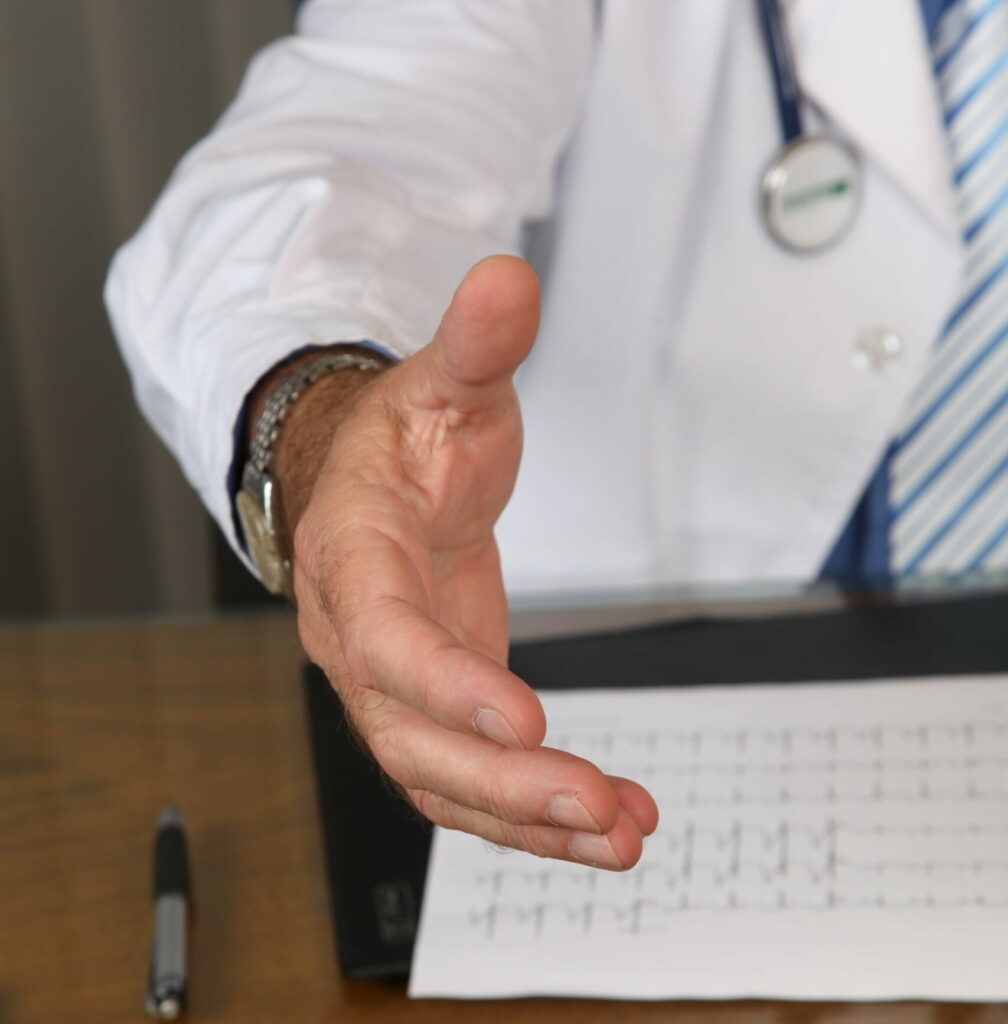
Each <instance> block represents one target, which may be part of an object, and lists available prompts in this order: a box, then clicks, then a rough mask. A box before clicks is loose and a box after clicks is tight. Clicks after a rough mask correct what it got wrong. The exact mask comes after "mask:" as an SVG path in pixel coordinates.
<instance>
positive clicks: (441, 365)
mask: <svg viewBox="0 0 1008 1024" xmlns="http://www.w3.org/2000/svg"><path fill="white" fill-rule="evenodd" d="M538 316H539V295H538V287H537V284H536V280H535V276H534V275H533V273H532V271H531V270H530V269H529V267H528V266H527V265H526V264H525V263H523V262H522V261H521V260H518V259H516V258H513V257H506V256H497V257H491V258H490V259H487V260H484V261H482V262H481V263H479V264H477V266H476V267H474V268H473V270H471V271H470V272H469V274H468V275H467V276H466V278H465V280H464V281H463V282H462V284H461V285H460V286H459V288H458V290H457V292H456V293H455V296H454V298H453V300H452V303H451V305H450V307H449V309H448V311H447V312H446V313H445V315H444V319H443V320H442V322H441V326H440V327H439V329H438V331H437V334H436V335H435V336H434V339H433V340H432V341H431V342H430V344H429V345H427V347H426V348H424V349H422V350H421V351H420V352H418V353H417V354H416V355H415V356H413V357H411V358H410V359H407V360H405V361H404V362H403V363H401V364H399V365H398V366H396V367H393V368H392V369H390V370H387V371H386V372H384V373H382V374H380V375H379V376H377V377H375V378H374V379H373V380H371V381H369V382H368V383H367V384H366V385H365V386H364V387H363V388H361V389H360V390H359V391H357V392H356V393H355V394H354V395H353V397H352V399H351V400H350V402H349V405H348V408H347V409H346V410H345V412H344V414H343V415H342V418H341V421H340V423H339V425H338V426H337V428H336V430H335V433H334V434H333V435H332V439H331V442H330V443H329V448H328V452H327V454H326V455H325V458H324V460H323V462H322V466H321V469H320V470H319V472H318V475H317V476H316V477H315V480H314V486H313V488H312V490H311V495H310V498H309V499H308V500H307V505H306V507H305V508H304V510H303V513H301V514H300V515H299V517H298V522H297V528H296V532H295V541H294V559H293V567H294V590H295V595H296V598H297V604H298V628H299V632H300V635H301V640H302V643H303V644H304V647H305V650H306V651H307V653H308V655H309V657H311V659H312V660H313V661H315V662H316V663H317V664H319V665H320V666H321V667H322V668H323V669H324V670H325V672H326V674H327V675H328V677H329V679H330V681H331V682H332V684H333V686H334V687H335V688H336V690H337V691H338V693H339V695H340V697H341V698H342V700H343V703H344V706H345V707H346V710H347V712H348V714H349V716H350V718H351V719H352V721H353V722H354V724H355V726H356V728H357V730H358V731H359V733H360V735H361V737H362V738H363V740H364V741H365V743H366V744H367V745H368V747H369V748H370V749H371V751H372V753H373V755H374V756H375V758H376V759H377V761H378V763H379V764H380V765H381V767H382V768H383V769H384V771H385V772H386V773H387V774H388V775H389V776H390V777H391V778H392V779H393V780H394V781H395V782H397V783H398V784H399V785H400V786H401V787H402V788H403V790H404V791H405V792H406V794H407V795H408V797H409V799H410V800H411V801H412V802H413V803H414V805H415V806H416V807H417V809H418V810H419V811H420V812H421V813H422V814H424V815H425V816H426V817H428V818H429V819H430V820H432V821H434V822H436V823H437V824H439V825H444V826H446V827H448V828H457V829H463V830H464V831H467V832H472V833H475V834H476V835H479V836H482V837H484V838H485V839H488V840H490V841H492V842H494V843H499V844H502V845H506V846H511V847H516V848H518V849H522V850H528V851H530V852H532V853H535V854H539V855H541V856H547V857H557V858H560V859H566V860H578V861H584V862H587V863H589V864H594V865H597V866H598V867H604V868H611V869H624V868H628V867H631V866H632V865H633V864H635V863H636V862H637V860H638V859H639V857H640V854H641V846H642V836H644V835H647V834H649V833H651V832H652V831H653V830H654V828H655V826H656V824H657V819H658V812H657V808H656V807H655V804H654V801H653V800H652V799H651V797H650V796H649V795H648V794H647V792H646V791H645V790H644V789H642V788H641V787H640V786H638V785H637V784H636V783H634V782H630V781H628V780H626V779H620V778H615V777H611V776H606V775H604V774H603V773H602V772H601V771H600V770H599V769H598V768H596V767H595V766H594V765H592V764H590V763H589V762H587V761H585V760H582V759H581V758H578V757H575V756H573V755H571V754H568V753H565V752H562V751H558V750H551V749H548V748H545V747H543V746H541V744H542V742H543V737H544V735H545V729H546V722H545V718H544V715H543V710H542V707H541V705H540V703H539V701H538V699H537V698H536V696H535V694H534V693H533V692H532V690H531V689H530V688H529V687H528V686H526V685H525V684H524V683H523V682H522V681H521V680H520V679H518V678H517V677H516V676H514V675H512V674H511V673H510V672H509V671H508V670H507V668H506V658H507V606H506V601H505V596H504V588H503V585H502V580H501V572H500V563H499V559H498V554H497V547H496V544H495V542H494V536H493V527H494V523H495V521H496V519H497V517H498V516H499V514H500V512H501V511H502V509H503V508H504V505H505V504H506V502H507V500H508V498H509V496H510V494H511V490H512V488H513V486H514V481H515V476H516V474H517V470H518V462H519V458H520V455H521V418H520V414H519V408H518V401H517V397H516V395H515V391H514V387H513V385H512V379H511V378H512V375H513V373H514V371H515V369H516V368H517V367H518V365H519V364H520V363H521V361H522V360H523V359H524V358H525V356H526V355H527V354H528V352H529V350H530V348H531V347H532V343H533V340H534V338H535V333H536V328H537V325H538Z"/></svg>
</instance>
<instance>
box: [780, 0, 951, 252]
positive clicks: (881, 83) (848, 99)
mask: <svg viewBox="0 0 1008 1024" xmlns="http://www.w3.org/2000/svg"><path fill="white" fill-rule="evenodd" d="M919 2H920V0H884V2H883V3H880V2H879V0H788V3H787V18H788V25H789V29H790V32H791V38H792V41H793V44H794V50H795V62H796V64H797V66H798V77H799V80H800V83H801V87H802V91H803V93H804V95H805V97H806V98H807V99H808V100H810V101H811V102H812V103H814V104H815V105H816V106H818V107H819V108H820V109H821V111H822V113H823V114H824V115H825V116H826V117H827V118H828V119H829V120H830V121H832V122H833V123H835V124H836V125H837V127H838V128H839V130H840V131H842V132H844V133H846V134H849V136H850V137H851V138H852V140H853V141H854V142H855V144H856V145H857V146H858V147H860V148H861V150H862V151H863V153H864V154H865V156H866V157H867V158H869V159H873V160H875V161H877V163H878V164H879V165H880V166H881V167H882V168H884V169H885V171H886V173H888V174H889V175H890V176H891V177H892V178H893V179H894V180H896V181H897V182H898V183H899V185H900V187H901V188H903V189H904V190H905V191H906V192H907V194H908V195H909V196H910V197H911V198H912V199H913V201H914V202H915V203H916V204H917V205H918V206H919V207H920V208H921V209H922V210H923V211H924V212H925V213H926V214H927V215H928V216H929V217H930V218H931V219H932V220H933V221H934V222H935V224H936V225H937V226H938V227H939V228H940V229H941V230H943V231H945V232H948V233H950V234H951V235H955V234H956V233H957V231H958V225H957V220H956V215H955V206H954V195H953V188H952V183H951V174H950V169H949V157H948V149H947V146H946V140H945V132H944V126H943V124H942V119H941V108H940V102H939V98H938V93H937V89H936V85H935V81H934V74H933V71H932V67H931V61H930V57H929V48H928V44H927V39H926V35H925V30H924V24H923V19H922V17H921V12H920V10H919V9H918V8H919Z"/></svg>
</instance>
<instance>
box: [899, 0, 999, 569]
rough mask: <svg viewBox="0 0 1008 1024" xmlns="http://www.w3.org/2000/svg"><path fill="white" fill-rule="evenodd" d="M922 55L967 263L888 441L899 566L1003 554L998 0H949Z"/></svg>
mask: <svg viewBox="0 0 1008 1024" xmlns="http://www.w3.org/2000/svg"><path fill="white" fill-rule="evenodd" d="M933 58H934V67H935V74H936V76H937V79H938V87H939V90H940V94H941V99H942V105H943V109H944V117H945V126H946V130H947V132H948V139H949V146H950V151H951V155H952V166H953V173H954V179H955V185H956V190H957V196H958V210H959V217H960V223H961V225H962V232H963V240H964V243H965V246H966V264H965V271H964V279H963V283H962V290H961V293H960V298H959V302H958V304H957V305H956V307H955V308H954V310H953V312H952V314H951V316H950V317H949V320H948V322H947V324H946V326H945V329H944V333H943V334H942V337H941V338H940V340H939V342H938V346H937V348H936V350H935V352H934V354H933V358H932V361H931V364H930V365H929V367H928V370H927V371H926V373H925V375H924V378H923V381H922V382H921V384H920V386H919V387H918V389H917V390H916V392H915V393H914V395H913V397H912V399H911V402H910V406H909V409H908V412H907V415H906V417H905V419H904V421H903V426H902V429H901V430H900V432H899V435H898V437H897V439H896V442H895V447H894V453H893V461H892V470H891V471H892V477H891V480H892V483H891V487H892V489H891V493H890V499H891V503H892V514H893V519H892V529H891V533H890V542H891V552H892V565H893V569H894V571H895V572H897V573H901V574H905V573H921V574H945V573H956V572H963V571H972V570H975V569H981V568H984V569H993V568H1002V567H1005V566H1008V0H952V2H950V3H948V4H947V5H946V9H945V11H944V13H943V15H942V17H941V19H940V21H939V22H938V25H937V29H936V32H935V34H934V42H933Z"/></svg>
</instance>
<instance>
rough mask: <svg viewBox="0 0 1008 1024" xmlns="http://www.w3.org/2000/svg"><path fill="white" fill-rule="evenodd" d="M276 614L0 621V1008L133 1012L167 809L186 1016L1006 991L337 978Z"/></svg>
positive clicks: (781, 1008)
mask: <svg viewBox="0 0 1008 1024" xmlns="http://www.w3.org/2000/svg"><path fill="white" fill-rule="evenodd" d="M301 657H302V655H301V653H300V650H299V648H298V646H297V640H296V635H295V631H294V626H293V621H292V619H291V618H289V617H287V616H275V615H274V616H270V617H254V618H253V617H250V618H242V619H236V620H227V621H217V622H205V623H179V622H174V623H173V622H156V623H136V624H127V625H101V626H79V627H66V628H29V629H18V630H8V631H0V1022H2V1024H62V1022H70V1021H81V1022H85V1024H119V1022H129V1021H139V1020H143V1019H144V1017H143V1011H142V1005H143V988H144V979H145V972H146V968H147V951H148V942H149V940H150V928H151V903H150V892H149V889H150V878H149V875H150V864H149V862H150V853H151V838H152V829H153V824H154V819H155V817H156V816H157V813H158V811H159V810H160V808H161V806H162V804H164V803H165V802H167V801H169V800H170V801H173V802H175V803H177V804H178V806H179V807H180V808H181V809H182V812H183V814H184V815H185V818H186V822H187V825H188V828H189V836H190V843H191V848H192V849H191V856H192V861H193V873H194V885H195V896H196V902H197V917H196V924H195V932H194V938H193V948H192V975H191V993H190V995H191V1009H190V1014H189V1018H188V1019H189V1020H191V1021H194V1022H199V1021H220V1022H231V1021H233V1022H236V1024H237V1022H242V1024H257V1022H271V1024H272V1022H283V1024H301V1022H306V1024H307V1022H311V1024H327V1022H332V1024H337V1022H341V1024H342V1022H346V1024H356V1022H368V1024H384V1022H397V1021H416V1022H439V1024H440V1022H447V1024H451V1022H454V1021H458V1022H462V1021H468V1022H474V1021H479V1022H504V1021H509V1022H538V1021H544V1022H549V1024H574V1022H577V1024H608V1022H615V1021H619V1022H620V1024H636V1022H639V1021H647V1022H657V1021H675V1022H678V1024H688V1022H690V1024H691V1022H696V1024H734V1022H736V1021H742V1020H745V1021H749V1022H754V1024H764V1022H766V1024H769V1022H782V1024H811V1022H817V1024H840V1022H843V1024H876V1022H883V1021H884V1022H892V1024H924V1022H928V1024H932V1022H933V1024H966V1022H969V1024H995V1022H1008V1008H1005V1007H994V1006H990V1007H961V1006H928V1005H915V1004H892V1005H886V1006H877V1005H876V1006H854V1007H848V1006H840V1005H836V1004H820V1005H807V1004H773V1003H727V1004H707V1005H704V1004H689V1003H680V1004H674V1003H642V1004H623V1003H605V1002H590V1001H578V1000H543V999H532V1000H520V1001H517V1002H499V1003H451V1002H443V1001H436V1002H435V1001H430V1002H428V1001H423V1002H413V1003H411V1002H409V1001H407V1000H406V998H405V995H404V991H403V987H402V986H401V985H393V984H383V983H378V982H369V983H366V982H342V981H341V980H340V979H339V977H338V976H337V973H336V960H335V955H334V951H333V945H332V943H333V939H332V931H331V928H330V922H329V917H328V906H327V894H326V889H325V878H324V874H323V870H322V862H321V839H320V836H319V832H318V828H317V823H316V814H315V793H314V784H313V780H312V777H311V774H310V771H309V761H308V750H307V733H306V729H305V724H304V718H303V711H302V706H301V696H300V688H299V682H298V666H299V663H300V661H301Z"/></svg>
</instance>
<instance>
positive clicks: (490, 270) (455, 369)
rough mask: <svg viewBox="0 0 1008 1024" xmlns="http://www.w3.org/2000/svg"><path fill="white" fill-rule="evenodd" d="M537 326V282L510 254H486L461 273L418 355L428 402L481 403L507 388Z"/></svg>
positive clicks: (529, 269) (529, 270) (519, 260)
mask: <svg viewBox="0 0 1008 1024" xmlns="http://www.w3.org/2000/svg"><path fill="white" fill-rule="evenodd" d="M538 326H539V283H538V281H537V280H536V276H535V272H534V271H533V270H532V268H531V267H530V266H529V265H528V264H527V263H526V262H525V261H524V260H521V259H518V257H516V256H489V257H487V258H486V259H484V260H481V261H480V262H479V263H477V264H476V266H474V267H473V268H472V270H470V271H469V273H468V274H466V276H465V278H464V279H463V280H462V283H461V284H460V285H459V286H458V288H457V289H456V291H455V295H454V296H453V297H452V301H451V304H450V305H449V307H448V309H447V311H446V312H445V315H444V317H443V318H442V320H441V326H440V327H439V328H438V330H437V333H436V334H435V335H434V339H433V340H432V341H431V343H430V344H429V345H428V346H427V347H426V348H424V349H423V350H421V352H420V353H418V356H417V359H418V361H419V362H420V363H421V364H422V367H423V370H424V371H425V372H424V375H423V376H424V377H425V378H426V381H425V383H426V384H427V386H428V387H429V388H430V397H431V399H433V400H434V401H436V402H438V403H441V402H445V403H448V404H451V405H459V406H465V405H466V404H468V402H467V400H468V401H478V402H485V401H486V399H487V397H488V396H487V394H486V391H487V389H491V390H493V389H495V388H496V387H502V386H503V387H509V386H510V381H511V376H512V374H513V373H514V372H515V370H517V369H518V366H519V365H520V364H521V362H522V360H523V359H524V358H525V357H526V356H527V355H528V353H529V351H530V350H531V348H532V343H533V341H534V340H535V335H536V330H537V328H538Z"/></svg>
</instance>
